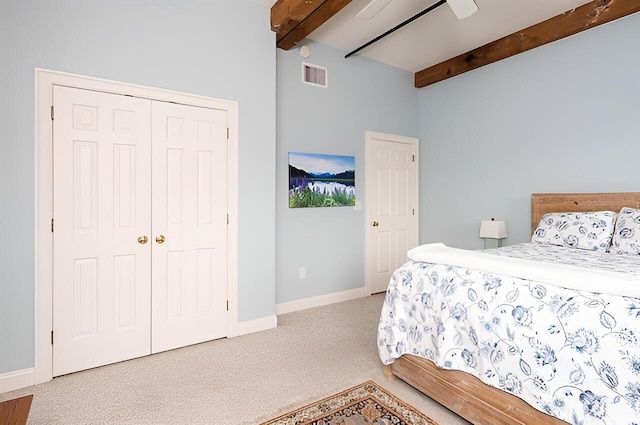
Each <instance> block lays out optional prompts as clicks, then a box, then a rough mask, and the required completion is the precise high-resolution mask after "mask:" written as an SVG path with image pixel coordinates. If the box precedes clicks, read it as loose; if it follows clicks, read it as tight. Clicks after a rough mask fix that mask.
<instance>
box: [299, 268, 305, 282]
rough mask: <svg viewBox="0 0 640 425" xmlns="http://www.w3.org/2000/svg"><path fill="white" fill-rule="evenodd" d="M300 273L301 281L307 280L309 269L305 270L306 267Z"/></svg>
mask: <svg viewBox="0 0 640 425" xmlns="http://www.w3.org/2000/svg"><path fill="white" fill-rule="evenodd" d="M298 272H299V274H300V279H306V278H307V269H305V268H304V267H300V270H298Z"/></svg>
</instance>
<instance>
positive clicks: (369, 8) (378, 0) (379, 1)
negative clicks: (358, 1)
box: [356, 0, 391, 21]
mask: <svg viewBox="0 0 640 425" xmlns="http://www.w3.org/2000/svg"><path fill="white" fill-rule="evenodd" d="M389 3H391V0H371V1H370V2H369V4H367V5H366V6H365V7H363V8H362V10H361V11H360V12H358V14H357V15H356V18H357V19H360V20H361V21H369V20H371V19H373V18H374V17H375V16H376V15H377V14H378V13H380V11H382V9H384V8H385V7H386V6H387V5H388V4H389Z"/></svg>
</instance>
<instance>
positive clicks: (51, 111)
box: [51, 105, 53, 121]
mask: <svg viewBox="0 0 640 425" xmlns="http://www.w3.org/2000/svg"><path fill="white" fill-rule="evenodd" d="M51 121H53V105H51Z"/></svg>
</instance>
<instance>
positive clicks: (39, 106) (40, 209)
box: [34, 68, 238, 384]
mask: <svg viewBox="0 0 640 425" xmlns="http://www.w3.org/2000/svg"><path fill="white" fill-rule="evenodd" d="M54 85H61V86H67V87H75V88H80V89H86V90H95V91H102V92H107V93H114V94H123V95H124V94H126V95H131V96H135V97H142V98H146V99H153V100H160V101H165V102H175V103H180V104H185V105H191V106H200V107H205V108H213V109H223V110H226V111H227V112H228V120H229V123H228V125H229V131H230V134H229V147H228V154H227V161H228V165H227V166H228V170H229V179H228V182H229V183H228V193H229V198H228V209H229V229H228V230H229V231H228V250H229V254H228V263H227V267H228V277H229V280H228V285H227V298H228V300H229V312H228V323H227V332H228V334H229V335H231V334H234V335H237V333H236V332H235V331H236V329H238V323H237V321H238V271H237V268H238V258H237V257H238V193H237V192H238V102H235V101H229V100H223V99H215V98H211V97H206V96H201V95H195V94H189V93H182V92H177V91H172V90H166V89H158V88H154V87H147V86H141V85H136V84H129V83H123V82H117V81H110V80H105V79H100V78H94V77H86V76H82V75H76V74H70V73H65V72H58V71H51V70H46V69H40V68H36V69H35V116H36V119H35V182H36V190H35V196H36V198H35V211H36V216H35V223H34V226H35V241H34V244H35V250H34V264H35V270H34V274H35V368H34V369H35V383H37V384H40V383H43V382H47V381H50V380H51V379H52V377H53V369H52V366H53V364H52V360H53V350H52V347H51V330H52V329H53V308H52V306H53V282H52V276H53V273H52V270H53V265H52V252H53V238H52V234H51V230H50V226H51V218H52V215H53V213H52V211H53V205H52V196H53V195H52V187H51V182H52V175H53V173H52V162H53V159H52V158H53V155H52V127H51V105H53V86H54Z"/></svg>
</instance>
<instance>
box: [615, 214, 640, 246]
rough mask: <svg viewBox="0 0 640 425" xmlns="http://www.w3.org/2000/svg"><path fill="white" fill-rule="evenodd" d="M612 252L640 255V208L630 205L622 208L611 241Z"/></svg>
mask: <svg viewBox="0 0 640 425" xmlns="http://www.w3.org/2000/svg"><path fill="white" fill-rule="evenodd" d="M611 252H612V253H614V254H630V255H640V210H637V209H634V208H629V207H624V208H622V209H621V210H620V213H619V214H618V218H617V219H616V228H615V231H614V232H613V239H612V241H611Z"/></svg>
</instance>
